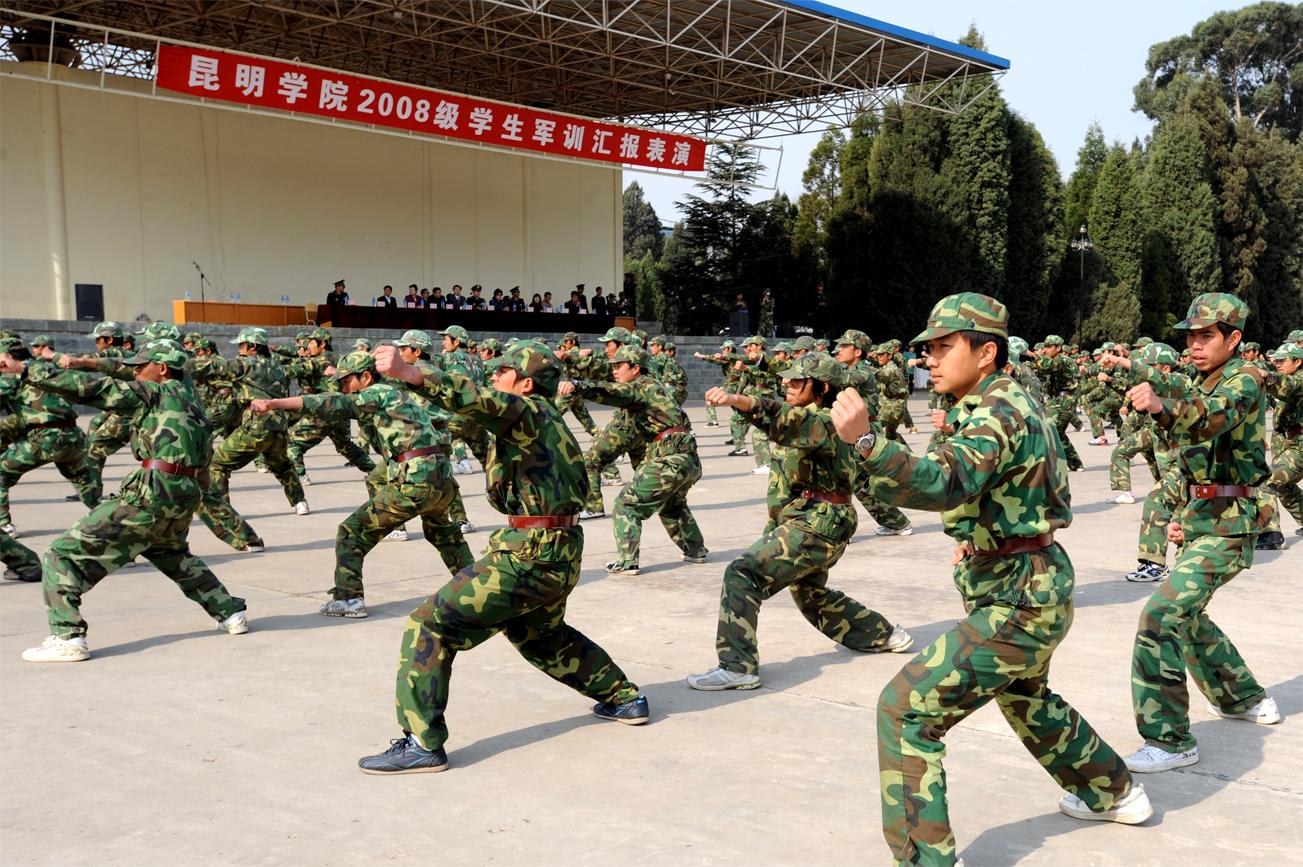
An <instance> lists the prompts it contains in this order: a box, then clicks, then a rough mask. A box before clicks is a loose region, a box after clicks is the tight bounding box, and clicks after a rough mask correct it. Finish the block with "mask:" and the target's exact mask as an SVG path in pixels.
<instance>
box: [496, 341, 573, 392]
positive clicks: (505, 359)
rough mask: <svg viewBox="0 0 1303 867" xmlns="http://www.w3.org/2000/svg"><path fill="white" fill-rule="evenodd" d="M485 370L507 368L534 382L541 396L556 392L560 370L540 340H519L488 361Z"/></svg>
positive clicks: (550, 349)
mask: <svg viewBox="0 0 1303 867" xmlns="http://www.w3.org/2000/svg"><path fill="white" fill-rule="evenodd" d="M484 367H485V369H486V370H498V369H499V368H503V367H509V368H511V369H512V370H518V371H520V372H521V373H522V374H523V375H525V376H527V377H529V378H530V379H532V380H534V385H535V387H536V388H537V389H538V390H539V391H540V393H542V394H547V395H550V394H553V393H555V392H556V386H557V383H558V382H560V380H561V368H560V366H559V365H558V364H557V360H556V356H555V355H553V354H552V348H551V347H550V346H548V345H547V344H546V343H544V342H543V341H541V340H520V341H517V342H516V343H514V344H512V346H511V347H509V348H508V349H507V351H506V352H504V353H503V354H502V355H499V356H498V357H497V358H494V359H493V360H491V361H488V362H486V363H485V365H484Z"/></svg>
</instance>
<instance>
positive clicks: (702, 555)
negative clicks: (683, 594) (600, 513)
mask: <svg viewBox="0 0 1303 867" xmlns="http://www.w3.org/2000/svg"><path fill="white" fill-rule="evenodd" d="M709 553H710V552H709V551H707V550H706V549H705V548H702V549H701V550H700V551H694V552H693V553H691V554H684V555H683V562H684V563H705V562H706V555H707V554H709ZM37 580H38V581H39V580H40V578H39V577H38V578H37Z"/></svg>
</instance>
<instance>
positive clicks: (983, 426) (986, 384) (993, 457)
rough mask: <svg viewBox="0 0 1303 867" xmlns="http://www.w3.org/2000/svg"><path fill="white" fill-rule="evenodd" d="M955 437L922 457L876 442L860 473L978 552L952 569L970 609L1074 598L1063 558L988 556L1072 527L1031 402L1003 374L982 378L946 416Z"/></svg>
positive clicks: (1047, 428) (890, 499)
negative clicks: (1014, 542) (1049, 563)
mask: <svg viewBox="0 0 1303 867" xmlns="http://www.w3.org/2000/svg"><path fill="white" fill-rule="evenodd" d="M950 418H951V419H952V420H953V421H954V424H955V432H954V434H952V435H951V436H950V438H949V439H947V440H946V441H945V442H943V443H940V444H938V445H937V446H936V448H934V449H933V450H932V451H931V452H929V453H928V454H926V455H923V456H919V455H915V454H912V453H911V452H910V451H909V449H907V448H905V447H904V446H902V445H900V444H899V443H896V442H892V441H890V440H887V439H885V438H882V437H879V438H878V441H877V442H876V443H875V444H874V447H873V449H872V450H871V451H870V452H869V454H868V455H862V456H860V469H861V470H862V471H864V472H867V473H870V474H871V475H872V476H873V481H874V488H873V492H874V495H875V496H876V497H877V498H878V499H879V500H882V501H883V502H886V503H890V504H892V505H896V506H904V507H907V508H913V509H925V510H928V511H933V512H940V513H941V519H942V522H943V524H944V526H945V532H946V535H948V536H951V537H952V538H954V539H955V540H957V541H959V542H968V543H971V544H972V546H973V548H974V550H975V551H976V552H977V553H975V554H974V555H973V556H971V557H967V558H965V560H964V561H963V562H962V563H961V564H960V565H959V566H958V567H957V568H956V569H955V584H956V586H958V588H959V591H960V593H962V594H963V596H964V599H965V601H966V602H967V603H968V604H969V605H980V604H987V603H991V602H995V603H1004V604H1014V605H1030V606H1033V607H1035V606H1048V605H1059V604H1062V603H1065V602H1067V601H1068V600H1069V599H1070V598H1071V596H1072V586H1073V575H1072V569H1071V566H1070V564H1068V562H1067V558H1066V556H1064V555H1062V554H1061V553H1060V554H1058V555H1057V556H1056V558H1055V559H1056V560H1057V561H1058V562H1057V563H1056V565H1055V566H1053V567H1050V568H1044V569H1041V568H1038V563H1042V564H1043V563H1044V560H1043V559H1040V558H1037V557H1034V556H1027V555H1013V556H1010V557H996V556H990V555H984V554H983V553H982V552H983V551H992V550H994V549H995V548H997V547H999V545H1000V544H1001V543H1002V542H1003V541H1004V540H1006V539H1014V538H1019V537H1028V536H1037V535H1040V534H1042V533H1053V532H1054V531H1056V530H1059V529H1061V528H1064V527H1067V526H1068V525H1069V524H1071V523H1072V509H1071V496H1070V494H1069V491H1068V482H1067V477H1068V467H1067V463H1066V461H1065V460H1064V458H1063V456H1062V455H1061V454H1060V453H1059V449H1058V446H1057V443H1056V440H1055V431H1054V428H1053V426H1052V425H1050V423H1049V422H1048V421H1047V420H1046V419H1045V417H1044V416H1043V414H1042V413H1041V412H1040V410H1039V409H1038V408H1037V407H1036V405H1035V403H1034V401H1033V400H1032V398H1031V396H1030V395H1028V394H1027V392H1026V391H1025V390H1024V389H1023V388H1022V386H1020V385H1018V383H1017V382H1015V381H1014V380H1013V378H1012V377H1009V376H1007V375H1005V374H1004V373H995V374H991V375H989V376H987V377H985V378H984V379H983V380H982V381H981V382H980V383H979V384H978V386H977V388H976V390H975V391H974V392H973V393H971V394H968V395H965V396H963V397H961V398H960V399H959V402H958V404H957V405H956V407H955V409H954V410H953V411H952V412H951V413H950Z"/></svg>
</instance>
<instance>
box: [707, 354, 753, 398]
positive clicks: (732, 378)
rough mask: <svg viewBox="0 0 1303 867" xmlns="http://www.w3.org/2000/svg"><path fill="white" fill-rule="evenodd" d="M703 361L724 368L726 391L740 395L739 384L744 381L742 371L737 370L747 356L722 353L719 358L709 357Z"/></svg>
mask: <svg viewBox="0 0 1303 867" xmlns="http://www.w3.org/2000/svg"><path fill="white" fill-rule="evenodd" d="M702 360H703V361H705V362H707V363H709V364H717V365H719V366H720V367H722V368H724V390H725V391H727V392H728V393H729V394H737V393H738V383H739V381H740V380H741V379H742V371H740V370H738V369H737V363H738V362H739V361H745V360H746V356H745V355H739V354H738V353H736V352H725V353H720V354H719V355H718V356H715V355H707V356H706V357H705V358H704V359H702Z"/></svg>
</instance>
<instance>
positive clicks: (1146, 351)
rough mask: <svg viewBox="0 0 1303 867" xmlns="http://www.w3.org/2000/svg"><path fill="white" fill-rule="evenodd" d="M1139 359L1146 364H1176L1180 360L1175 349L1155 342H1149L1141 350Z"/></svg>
mask: <svg viewBox="0 0 1303 867" xmlns="http://www.w3.org/2000/svg"><path fill="white" fill-rule="evenodd" d="M1140 358H1141V360H1142V361H1145V362H1147V363H1148V364H1176V363H1177V362H1178V361H1180V360H1181V359H1179V358H1178V357H1177V355H1176V350H1175V349H1173V348H1172V347H1170V346H1168V345H1167V344H1166V343H1158V342H1156V341H1150V342H1149V344H1148V345H1146V346H1145V347H1144V348H1143V349H1142V351H1141V354H1140Z"/></svg>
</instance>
